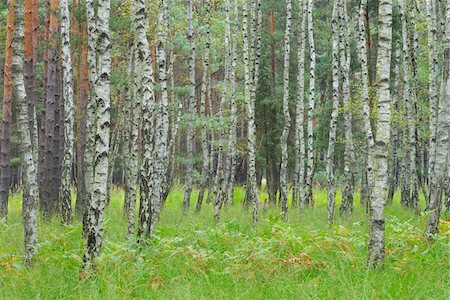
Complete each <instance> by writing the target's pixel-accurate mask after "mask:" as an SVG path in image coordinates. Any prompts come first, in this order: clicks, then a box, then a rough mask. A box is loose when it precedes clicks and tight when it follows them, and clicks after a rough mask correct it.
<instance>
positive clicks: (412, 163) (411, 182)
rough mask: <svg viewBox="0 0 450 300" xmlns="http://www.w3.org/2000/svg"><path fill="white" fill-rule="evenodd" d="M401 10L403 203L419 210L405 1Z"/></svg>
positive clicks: (413, 97)
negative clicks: (404, 127)
mask: <svg viewBox="0 0 450 300" xmlns="http://www.w3.org/2000/svg"><path fill="white" fill-rule="evenodd" d="M398 4H399V10H400V16H401V22H402V45H403V84H404V90H405V92H404V94H405V96H404V99H405V105H406V116H407V120H408V128H407V138H406V140H407V142H408V145H407V147H406V149H407V151H408V153H407V156H406V157H405V158H404V160H405V161H407V165H408V166H409V168H408V170H405V171H406V172H407V174H405V177H406V179H405V181H407V182H406V184H407V185H408V187H409V188H407V191H409V193H408V195H406V201H407V202H406V203H403V204H404V205H406V206H407V207H409V208H412V209H415V210H419V207H418V205H419V202H418V201H419V199H418V187H417V170H416V143H415V141H416V131H415V117H414V116H415V113H414V106H415V101H414V99H415V92H414V89H413V88H412V86H413V85H414V84H413V83H411V81H410V77H411V73H410V72H411V70H410V65H409V52H408V34H407V26H406V16H405V9H404V4H405V3H404V0H399V2H398Z"/></svg>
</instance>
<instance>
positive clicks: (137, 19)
mask: <svg viewBox="0 0 450 300" xmlns="http://www.w3.org/2000/svg"><path fill="white" fill-rule="evenodd" d="M134 5H135V10H134V26H135V28H134V30H135V33H136V37H135V47H136V51H137V52H136V57H135V59H136V63H135V66H136V67H135V72H136V74H137V75H138V80H137V81H136V82H137V85H136V86H135V89H138V90H137V97H138V98H141V99H142V102H141V106H142V108H141V111H142V164H141V170H140V202H139V228H138V236H140V237H144V238H145V237H151V235H152V229H153V227H152V222H154V221H153V217H152V194H151V193H152V191H153V179H154V177H153V176H154V174H153V172H155V166H154V153H153V151H154V136H155V130H154V129H153V127H154V126H153V124H154V122H153V121H154V117H155V108H154V107H155V95H154V89H153V85H154V78H153V61H152V56H151V53H150V47H149V43H148V40H147V35H146V33H147V30H148V21H147V19H146V17H147V9H146V8H145V2H144V0H135V2H134Z"/></svg>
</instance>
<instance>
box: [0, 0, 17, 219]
mask: <svg viewBox="0 0 450 300" xmlns="http://www.w3.org/2000/svg"><path fill="white" fill-rule="evenodd" d="M6 27H7V28H6V49H5V70H4V71H5V75H4V85H5V87H4V90H3V117H2V137H1V153H0V218H1V217H4V216H7V214H8V195H9V185H10V173H11V169H10V156H11V143H10V136H11V109H12V85H13V82H12V40H13V35H14V0H9V10H8V18H7V26H6Z"/></svg>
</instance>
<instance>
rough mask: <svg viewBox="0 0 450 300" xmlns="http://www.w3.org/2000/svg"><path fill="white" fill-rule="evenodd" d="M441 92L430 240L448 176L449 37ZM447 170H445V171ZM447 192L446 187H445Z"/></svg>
mask: <svg viewBox="0 0 450 300" xmlns="http://www.w3.org/2000/svg"><path fill="white" fill-rule="evenodd" d="M445 21H446V25H445V26H446V32H447V33H448V32H450V1H448V3H447V7H446V19H445ZM442 77H443V80H442V83H443V86H442V90H441V99H440V103H439V115H438V125H437V126H438V129H437V130H438V131H437V136H438V137H439V139H438V140H437V141H436V164H435V167H434V168H435V169H434V174H433V180H432V181H431V186H430V205H429V211H430V217H429V218H428V221H427V228H426V233H427V235H428V237H429V238H430V239H432V238H433V235H436V234H438V233H439V221H440V217H441V209H442V198H443V195H444V193H445V189H446V186H445V183H446V175H447V176H448V175H449V171H448V169H449V166H448V164H449V159H450V157H449V156H450V154H449V149H450V136H449V135H450V36H449V35H448V34H447V35H446V37H445V47H444V60H443V68H442ZM446 168H447V170H446ZM447 192H448V186H447ZM447 197H448V195H447Z"/></svg>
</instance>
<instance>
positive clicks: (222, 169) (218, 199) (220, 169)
mask: <svg viewBox="0 0 450 300" xmlns="http://www.w3.org/2000/svg"><path fill="white" fill-rule="evenodd" d="M225 14H226V25H225V39H224V48H225V60H224V69H225V70H224V79H223V89H222V95H221V97H220V105H219V126H220V137H219V149H218V159H217V175H216V176H217V180H218V185H217V190H215V195H214V196H215V198H214V220H215V222H218V221H219V220H220V210H221V208H222V206H223V205H224V203H225V202H226V201H227V200H228V199H227V189H228V188H227V178H226V174H227V165H226V160H227V155H226V153H225V150H224V148H225V147H224V142H225V106H226V99H227V93H228V81H229V61H230V48H229V40H230V1H229V0H226V1H225Z"/></svg>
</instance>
